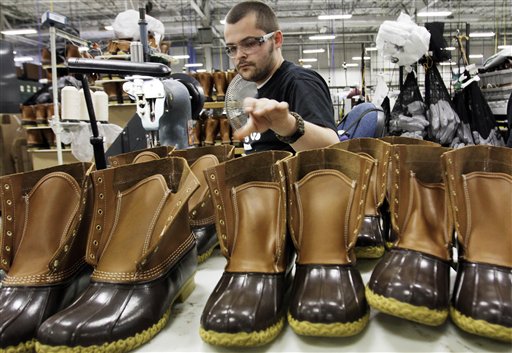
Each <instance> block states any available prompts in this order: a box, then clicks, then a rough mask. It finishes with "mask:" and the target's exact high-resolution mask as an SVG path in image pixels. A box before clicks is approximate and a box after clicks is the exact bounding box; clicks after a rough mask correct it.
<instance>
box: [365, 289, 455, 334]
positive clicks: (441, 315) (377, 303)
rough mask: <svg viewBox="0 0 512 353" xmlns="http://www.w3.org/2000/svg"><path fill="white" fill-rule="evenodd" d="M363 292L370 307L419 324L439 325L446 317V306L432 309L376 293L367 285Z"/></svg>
mask: <svg viewBox="0 0 512 353" xmlns="http://www.w3.org/2000/svg"><path fill="white" fill-rule="evenodd" d="M365 294H366V300H367V301H368V304H370V306H371V307H372V308H374V309H377V310H379V311H381V312H383V313H386V314H389V315H393V316H397V317H400V318H402V319H406V320H410V321H414V322H418V323H420V324H424V325H428V326H439V325H441V324H442V323H443V322H445V321H446V318H447V317H448V308H447V309H446V310H434V309H430V308H427V307H426V306H416V305H412V304H409V303H404V302H401V301H399V300H396V299H394V298H387V297H384V296H382V295H379V294H376V293H374V292H373V291H372V290H371V289H370V288H368V286H367V287H366V289H365Z"/></svg>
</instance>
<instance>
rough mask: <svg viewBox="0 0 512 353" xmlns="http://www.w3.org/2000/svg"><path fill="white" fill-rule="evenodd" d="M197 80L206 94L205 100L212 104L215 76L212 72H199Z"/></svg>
mask: <svg viewBox="0 0 512 353" xmlns="http://www.w3.org/2000/svg"><path fill="white" fill-rule="evenodd" d="M196 78H197V80H198V81H199V83H200V84H201V87H202V88H203V92H204V98H205V101H206V102H211V101H212V100H213V99H212V90H213V76H212V73H211V72H198V73H196Z"/></svg>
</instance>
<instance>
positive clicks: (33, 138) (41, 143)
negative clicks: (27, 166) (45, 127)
mask: <svg viewBox="0 0 512 353" xmlns="http://www.w3.org/2000/svg"><path fill="white" fill-rule="evenodd" d="M27 147H28V148H44V147H48V145H47V144H46V142H45V140H44V136H43V133H42V130H41V129H30V130H27Z"/></svg>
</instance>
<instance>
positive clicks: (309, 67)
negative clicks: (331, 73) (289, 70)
mask: <svg viewBox="0 0 512 353" xmlns="http://www.w3.org/2000/svg"><path fill="white" fill-rule="evenodd" d="M302 67H304V68H306V69H311V68H312V66H311V65H309V64H306V65H302Z"/></svg>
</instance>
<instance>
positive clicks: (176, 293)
mask: <svg viewBox="0 0 512 353" xmlns="http://www.w3.org/2000/svg"><path fill="white" fill-rule="evenodd" d="M91 179H92V180H93V192H94V208H93V215H94V216H93V219H92V223H91V227H90V231H89V237H88V242H87V253H86V258H87V261H88V263H89V264H91V265H92V266H93V267H94V271H93V273H92V275H91V283H90V285H89V286H88V287H87V288H86V289H85V290H84V292H83V293H82V294H81V295H80V297H79V298H78V299H77V300H75V301H74V302H73V304H71V305H70V306H68V307H67V308H66V309H64V310H62V311H60V312H59V313H57V314H56V315H53V316H52V317H50V318H49V319H48V320H46V321H45V322H44V323H43V324H42V325H41V326H40V328H39V330H38V333H37V341H38V342H37V346H36V348H37V351H38V352H56V351H72V350H73V351H77V352H78V351H82V352H85V351H87V352H100V353H101V352H114V351H115V352H127V351H129V350H132V349H135V348H136V347H138V346H140V345H141V344H144V343H145V342H147V341H149V340H150V339H151V338H152V337H153V336H154V335H156V334H157V333H158V332H159V331H160V330H161V329H162V328H163V327H164V326H165V325H166V323H167V321H168V319H169V315H170V309H171V305H172V304H173V302H174V301H176V300H183V299H184V298H186V297H187V296H188V295H189V294H190V293H191V292H192V290H193V288H194V280H193V278H194V273H195V271H196V267H197V251H196V246H195V239H194V236H193V235H192V234H191V232H190V228H189V226H188V209H187V207H186V205H187V202H188V199H189V198H190V196H191V195H192V194H193V192H194V191H195V190H196V188H197V187H198V182H197V179H196V178H195V176H194V175H193V174H192V173H191V172H190V169H189V167H188V165H187V162H186V161H185V160H184V159H183V158H177V157H169V158H164V159H159V160H155V161H150V162H146V163H138V164H130V165H126V166H121V167H117V168H110V169H102V170H98V171H96V172H94V173H92V175H91Z"/></svg>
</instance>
